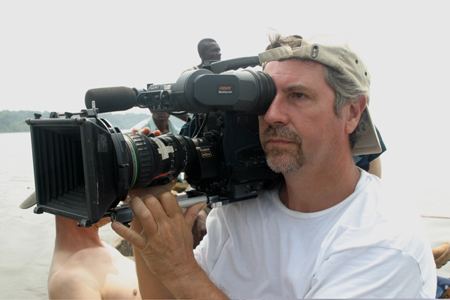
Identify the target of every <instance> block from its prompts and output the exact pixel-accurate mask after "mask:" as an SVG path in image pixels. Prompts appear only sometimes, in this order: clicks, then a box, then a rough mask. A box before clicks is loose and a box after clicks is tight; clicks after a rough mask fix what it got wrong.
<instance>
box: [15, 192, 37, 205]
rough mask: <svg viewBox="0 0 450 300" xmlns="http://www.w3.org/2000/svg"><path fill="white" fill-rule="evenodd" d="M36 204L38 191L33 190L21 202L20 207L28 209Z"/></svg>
mask: <svg viewBox="0 0 450 300" xmlns="http://www.w3.org/2000/svg"><path fill="white" fill-rule="evenodd" d="M35 204H36V193H35V192H33V193H32V194H31V195H30V196H28V197H27V198H26V199H25V200H24V201H23V202H22V203H21V204H20V206H19V207H20V208H22V209H27V208H30V207H32V206H34V205H35Z"/></svg>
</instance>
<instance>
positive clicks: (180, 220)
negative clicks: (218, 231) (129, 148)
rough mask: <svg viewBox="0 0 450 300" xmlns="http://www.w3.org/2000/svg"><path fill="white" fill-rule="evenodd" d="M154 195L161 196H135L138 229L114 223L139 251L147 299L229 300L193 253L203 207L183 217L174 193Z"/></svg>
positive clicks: (137, 259) (117, 230)
mask: <svg viewBox="0 0 450 300" xmlns="http://www.w3.org/2000/svg"><path fill="white" fill-rule="evenodd" d="M151 192H152V193H153V194H156V195H158V196H157V197H155V196H152V195H148V193H149V192H148V190H147V191H144V192H143V193H140V195H141V196H142V198H140V197H134V198H133V199H132V200H131V202H130V207H131V208H132V210H133V213H134V216H135V218H136V221H138V222H137V223H135V225H133V226H134V228H127V227H125V226H123V225H122V224H120V223H113V229H114V230H115V231H116V232H117V233H118V234H119V235H121V236H122V237H123V238H125V239H127V240H128V241H130V242H131V243H132V244H133V246H134V247H135V249H136V254H137V256H136V265H137V271H138V277H139V285H140V289H141V294H142V296H143V298H144V299H145V298H155V297H159V298H167V297H168V296H169V295H170V296H174V297H176V298H205V299H226V296H225V295H224V294H223V292H222V291H221V290H219V289H218V288H217V287H216V286H215V285H214V284H213V283H212V282H211V281H210V280H209V278H208V276H207V275H206V274H205V273H204V272H203V270H202V269H201V267H200V266H199V265H198V264H197V262H196V260H195V258H194V255H193V252H192V243H193V240H192V232H191V230H192V225H193V223H194V220H195V218H196V216H197V215H198V212H199V211H200V210H201V209H202V207H203V205H202V204H198V205H194V206H192V207H190V208H189V209H187V210H186V212H185V213H184V214H183V212H182V211H181V209H180V207H179V206H178V204H177V202H176V199H175V197H174V196H173V195H172V194H171V193H170V192H163V193H161V191H160V190H159V191H158V189H155V188H153V189H152V190H151ZM143 195H145V196H143ZM139 224H140V225H139ZM136 226H137V227H136ZM139 226H142V230H139ZM167 292H169V293H167Z"/></svg>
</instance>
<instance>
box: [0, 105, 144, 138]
mask: <svg viewBox="0 0 450 300" xmlns="http://www.w3.org/2000/svg"><path fill="white" fill-rule="evenodd" d="M35 113H39V114H41V115H42V116H43V117H48V115H49V112H38V111H24V110H20V111H9V110H2V111H0V133H3V132H26V131H29V130H30V129H29V126H28V125H27V124H26V123H25V120H27V119H34V114H35ZM99 116H100V117H101V118H104V119H106V120H108V121H109V122H110V123H111V124H112V125H113V126H115V127H118V128H120V129H129V128H131V127H133V126H134V125H135V124H137V123H138V122H140V121H142V120H143V119H146V118H148V117H149V116H150V114H149V113H142V114H135V113H115V114H113V113H104V114H100V115H99Z"/></svg>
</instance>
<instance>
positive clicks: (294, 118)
mask: <svg viewBox="0 0 450 300" xmlns="http://www.w3.org/2000/svg"><path fill="white" fill-rule="evenodd" d="M260 59H261V62H262V63H263V64H264V71H265V72H266V73H268V74H269V75H270V76H271V77H272V79H273V80H274V82H275V85H276V90H277V93H276V96H275V98H274V100H273V102H272V104H271V105H270V107H269V108H268V110H267V111H266V113H265V114H264V115H262V116H260V117H259V132H260V139H261V144H262V146H263V149H264V151H265V153H266V159H267V162H268V165H269V166H270V168H271V169H272V170H274V171H275V172H278V173H281V174H282V175H283V178H284V180H283V181H282V182H281V183H280V184H279V186H277V187H276V188H274V189H273V190H268V191H264V192H262V193H260V195H259V196H258V198H256V199H252V200H246V201H242V202H235V203H233V204H230V205H226V206H223V207H217V208H214V209H213V210H212V211H211V213H210V215H209V216H208V220H207V228H208V233H207V235H206V236H205V238H204V239H203V241H202V242H201V243H200V245H199V246H198V247H197V248H196V249H195V250H194V253H193V252H192V234H191V226H192V224H193V221H194V219H195V217H196V215H197V213H198V212H199V211H200V210H201V208H202V207H201V205H195V206H193V207H191V208H189V209H188V210H187V211H186V212H184V213H183V212H182V211H181V209H180V208H179V206H178V205H177V203H176V200H175V198H174V197H173V195H172V194H170V193H168V192H162V191H161V189H160V188H158V189H155V188H153V189H150V190H147V191H146V190H142V191H140V193H138V194H137V196H136V197H134V198H133V199H132V200H131V203H130V205H131V208H132V209H133V212H134V214H135V218H134V220H133V225H132V227H131V228H127V227H125V226H123V225H122V224H120V223H116V222H114V223H113V229H114V230H116V232H117V233H118V234H119V235H121V236H123V237H124V238H126V239H127V240H129V241H130V242H131V243H132V244H133V245H134V248H135V255H136V263H137V272H138V279H139V288H140V291H141V293H142V295H143V297H144V298H169V297H177V298H208V299H214V298H226V297H230V298H252V299H259V298H359V297H361V298H362V297H371V298H400V297H403V298H409V297H411V298H412V297H414V298H416V297H417V298H433V297H434V296H435V291H436V270H435V264H434V262H433V256H432V252H431V247H430V246H429V244H428V242H427V241H426V239H425V238H424V237H423V236H422V235H421V233H420V230H417V229H418V228H416V226H417V222H418V219H416V218H413V217H412V216H411V217H409V216H407V215H406V214H405V216H402V217H403V218H402V220H401V221H399V220H397V218H399V214H398V210H396V209H398V208H397V207H396V206H395V203H394V202H393V200H394V199H392V196H389V194H385V193H383V191H382V188H381V183H380V180H379V178H378V177H376V176H373V175H370V174H369V173H367V172H365V171H364V170H362V169H360V168H358V167H356V166H355V164H354V161H353V158H352V146H353V145H352V143H351V142H350V140H351V138H350V137H351V134H352V133H353V132H354V131H355V129H356V128H357V127H358V126H361V124H360V119H361V116H362V115H363V113H366V112H365V110H366V109H367V104H368V95H369V78H368V74H367V72H366V70H365V68H364V66H363V64H362V62H361V61H360V60H359V58H358V57H357V56H356V55H355V54H354V53H353V52H351V51H349V50H348V49H346V48H343V47H337V46H335V47H332V46H325V45H319V44H314V45H312V44H308V43H307V42H306V41H304V40H303V39H302V38H301V37H299V36H288V37H281V36H276V37H274V38H273V39H272V40H271V43H270V45H269V46H268V47H267V51H266V52H264V53H262V54H261V55H260ZM363 125H364V124H363ZM148 193H152V195H150V194H148Z"/></svg>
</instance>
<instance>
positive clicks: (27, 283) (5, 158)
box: [0, 133, 450, 299]
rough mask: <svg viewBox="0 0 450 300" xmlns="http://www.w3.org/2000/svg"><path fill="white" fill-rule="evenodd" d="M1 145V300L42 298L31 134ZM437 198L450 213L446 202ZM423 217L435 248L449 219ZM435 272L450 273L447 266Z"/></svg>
mask: <svg viewBox="0 0 450 300" xmlns="http://www.w3.org/2000/svg"><path fill="white" fill-rule="evenodd" d="M0 145H1V146H0V204H1V205H0V234H1V237H2V245H1V247H0V298H1V299H46V298H48V296H47V272H48V269H49V266H50V262H51V257H52V251H53V242H54V238H55V232H54V220H53V215H50V214H41V215H36V214H34V213H33V211H32V209H28V210H23V209H20V208H19V204H20V203H21V202H22V200H23V199H25V198H26V197H27V196H28V195H29V194H30V193H31V192H33V191H34V179H33V166H32V157H31V141H30V135H29V133H4V134H0ZM438 201H440V203H439V206H440V207H445V208H447V209H446V210H447V211H449V208H450V202H449V201H445V200H438ZM423 205H425V206H426V204H425V203H424V204H423ZM423 220H424V224H425V229H426V232H427V234H428V238H429V240H430V243H431V244H432V245H433V246H434V245H437V244H439V243H440V242H443V241H448V240H450V218H446V217H442V216H441V217H438V218H436V217H429V216H428V217H424V218H423ZM101 235H102V237H103V238H104V239H105V240H106V241H108V242H110V243H114V242H115V241H116V240H117V238H118V237H117V236H116V235H115V233H113V232H112V231H111V230H110V229H109V227H108V226H105V228H102V231H101ZM439 273H440V274H441V275H444V276H450V267H449V266H446V267H444V268H443V269H441V270H439Z"/></svg>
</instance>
